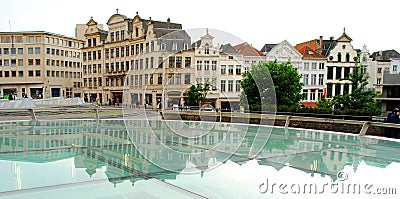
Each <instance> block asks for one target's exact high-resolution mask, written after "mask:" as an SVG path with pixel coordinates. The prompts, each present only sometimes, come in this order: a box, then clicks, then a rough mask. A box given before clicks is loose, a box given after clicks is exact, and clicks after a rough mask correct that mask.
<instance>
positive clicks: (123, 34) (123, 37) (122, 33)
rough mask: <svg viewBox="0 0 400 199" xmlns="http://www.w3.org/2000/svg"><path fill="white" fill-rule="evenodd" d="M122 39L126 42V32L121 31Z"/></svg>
mask: <svg viewBox="0 0 400 199" xmlns="http://www.w3.org/2000/svg"><path fill="white" fill-rule="evenodd" d="M121 39H122V40H124V39H125V31H124V30H121Z"/></svg>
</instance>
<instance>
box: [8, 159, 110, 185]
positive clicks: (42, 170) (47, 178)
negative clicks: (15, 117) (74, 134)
mask: <svg viewBox="0 0 400 199" xmlns="http://www.w3.org/2000/svg"><path fill="white" fill-rule="evenodd" d="M85 170H86V168H75V166H74V158H69V159H64V160H59V161H55V162H47V163H29V162H16V161H3V160H1V161H0V171H2V172H1V179H3V180H0V191H1V192H3V191H12V190H16V189H18V188H19V187H20V188H21V189H29V188H35V187H44V186H53V185H62V184H69V183H76V182H84V181H88V180H100V179H107V177H106V176H105V175H104V171H105V167H104V168H102V169H99V170H98V172H97V173H95V174H94V175H93V176H92V177H91V178H90V177H89V176H88V174H87V173H86V172H85ZM18 173H19V174H18ZM18 176H20V178H18ZM4 179H7V180H4ZM18 184H20V186H18Z"/></svg>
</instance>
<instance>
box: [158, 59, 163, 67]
mask: <svg viewBox="0 0 400 199" xmlns="http://www.w3.org/2000/svg"><path fill="white" fill-rule="evenodd" d="M163 63H164V60H163V58H162V57H158V68H162V67H163V65H164V64H163Z"/></svg>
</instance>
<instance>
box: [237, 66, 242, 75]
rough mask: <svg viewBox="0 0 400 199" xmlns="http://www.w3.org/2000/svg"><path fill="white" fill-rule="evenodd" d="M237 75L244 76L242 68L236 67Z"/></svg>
mask: <svg viewBox="0 0 400 199" xmlns="http://www.w3.org/2000/svg"><path fill="white" fill-rule="evenodd" d="M236 75H242V66H241V65H236Z"/></svg>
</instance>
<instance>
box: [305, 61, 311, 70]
mask: <svg viewBox="0 0 400 199" xmlns="http://www.w3.org/2000/svg"><path fill="white" fill-rule="evenodd" d="M304 70H310V63H308V62H305V63H304Z"/></svg>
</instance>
